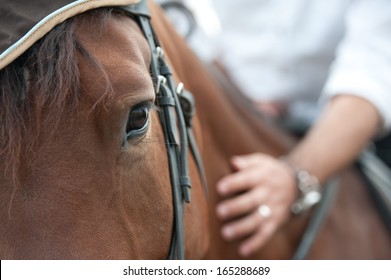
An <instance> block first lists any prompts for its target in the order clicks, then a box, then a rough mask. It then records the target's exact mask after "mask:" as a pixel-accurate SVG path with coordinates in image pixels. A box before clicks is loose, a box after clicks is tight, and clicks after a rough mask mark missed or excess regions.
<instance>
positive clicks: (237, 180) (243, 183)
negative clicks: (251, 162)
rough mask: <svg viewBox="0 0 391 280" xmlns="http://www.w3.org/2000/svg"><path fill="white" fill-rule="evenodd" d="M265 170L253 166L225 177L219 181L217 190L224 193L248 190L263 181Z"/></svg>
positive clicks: (229, 193)
mask: <svg viewBox="0 0 391 280" xmlns="http://www.w3.org/2000/svg"><path fill="white" fill-rule="evenodd" d="M263 177H264V172H263V171H262V169H260V168H256V167H251V168H247V169H244V170H240V171H238V172H236V173H233V174H230V175H228V176H226V177H224V178H223V179H222V180H220V181H219V182H218V183H217V190H218V192H219V193H220V194H222V195H231V194H234V193H237V192H241V191H246V190H248V189H251V188H253V187H254V186H255V185H258V184H260V183H262V180H263Z"/></svg>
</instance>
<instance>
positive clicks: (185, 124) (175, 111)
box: [121, 0, 206, 260]
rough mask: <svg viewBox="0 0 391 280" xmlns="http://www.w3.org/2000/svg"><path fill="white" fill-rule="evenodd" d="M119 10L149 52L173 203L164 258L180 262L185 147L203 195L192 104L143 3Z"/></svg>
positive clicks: (186, 189) (186, 185)
mask: <svg viewBox="0 0 391 280" xmlns="http://www.w3.org/2000/svg"><path fill="white" fill-rule="evenodd" d="M121 9H123V10H125V11H126V12H128V13H129V14H130V15H131V16H133V17H135V19H136V21H137V22H138V24H139V26H140V28H141V30H142V31H143V33H144V36H145V38H146V39H147V41H148V45H149V47H150V49H151V54H152V60H151V69H150V70H151V74H152V79H153V82H154V84H155V91H156V103H157V105H158V106H159V107H160V108H161V110H160V111H159V117H160V122H161V124H162V127H163V132H164V137H165V141H166V147H167V155H168V161H169V167H170V178H171V186H172V195H173V203H174V229H173V235H172V240H171V245H170V251H169V254H168V257H167V258H168V259H180V260H182V259H184V258H185V238H184V205H185V202H186V203H190V201H191V197H190V188H191V180H190V176H189V168H188V159H187V155H188V146H189V143H190V148H191V151H192V154H193V157H194V159H195V162H196V165H197V168H198V172H199V174H200V176H201V180H202V183H203V188H204V190H205V191H206V179H205V175H204V169H203V165H202V162H201V157H200V154H199V151H198V147H197V144H196V141H195V139H194V136H193V133H192V129H191V120H192V116H193V115H194V100H193V98H192V96H191V94H190V93H189V92H188V91H183V84H179V85H178V87H177V88H175V83H174V80H173V77H172V73H171V70H170V68H169V67H168V65H167V63H166V61H165V60H164V51H163V49H162V47H161V46H160V44H159V41H158V39H157V37H156V35H155V33H154V31H153V28H152V25H151V22H150V15H149V11H148V7H147V3H146V1H145V0H142V1H140V2H139V3H138V4H134V5H128V6H124V7H121Z"/></svg>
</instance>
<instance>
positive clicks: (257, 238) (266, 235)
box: [239, 220, 276, 257]
mask: <svg viewBox="0 0 391 280" xmlns="http://www.w3.org/2000/svg"><path fill="white" fill-rule="evenodd" d="M275 229H276V224H275V223H274V222H272V220H269V221H266V222H265V223H264V224H263V225H262V227H261V228H260V230H259V231H258V232H257V233H256V234H254V235H252V236H251V237H250V238H249V239H247V240H245V241H244V242H243V243H242V244H241V245H240V247H239V254H240V255H241V256H242V257H248V256H249V255H251V254H254V253H255V252H256V251H258V250H259V249H260V248H261V247H262V246H263V245H264V244H265V243H266V242H267V241H268V240H269V239H270V237H271V236H272V234H273V233H274V231H275Z"/></svg>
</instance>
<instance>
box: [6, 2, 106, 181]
mask: <svg viewBox="0 0 391 280" xmlns="http://www.w3.org/2000/svg"><path fill="white" fill-rule="evenodd" d="M111 11H112V9H111V8H100V9H96V10H91V11H88V12H86V13H84V14H81V15H78V16H77V17H73V18H70V19H68V20H66V21H64V22H63V23H61V24H59V25H57V26H56V27H55V28H54V29H53V30H51V31H50V32H49V33H48V34H46V35H45V36H44V37H43V38H42V39H40V40H39V41H38V42H36V43H35V44H34V45H33V46H32V47H31V48H29V49H28V50H27V51H26V52H25V53H24V54H23V55H21V56H20V57H19V58H17V59H16V60H15V61H14V62H13V63H12V64H10V65H8V66H6V67H5V68H4V69H2V70H1V71H0V85H1V87H0V119H1V123H0V156H1V157H2V158H4V159H7V160H5V161H6V162H7V166H6V168H5V170H6V171H5V174H7V173H8V172H7V171H10V172H11V176H12V179H13V182H14V184H15V185H17V184H18V183H20V182H19V181H18V176H19V175H20V174H19V171H20V169H21V168H22V167H26V166H29V164H31V162H32V161H31V159H32V158H33V151H35V150H36V149H37V147H39V146H40V145H42V144H43V143H45V144H47V143H48V141H49V140H50V139H51V136H53V134H54V133H55V132H56V131H57V130H58V129H59V126H60V124H61V123H62V120H63V119H64V118H65V117H66V116H67V115H68V114H70V113H72V112H73V111H72V110H75V108H76V107H77V104H78V103H79V99H80V76H79V70H78V59H77V56H78V54H81V55H82V56H83V57H84V58H86V59H87V61H88V62H91V63H92V64H93V65H94V66H95V67H97V68H98V70H100V71H101V72H102V73H103V74H104V77H105V78H106V80H107V82H108V79H107V75H105V72H104V71H103V68H102V67H101V66H100V64H99V62H97V61H96V60H95V59H94V58H93V57H92V56H91V55H90V54H89V53H88V52H87V51H86V50H85V49H84V48H83V46H82V45H81V43H80V42H79V41H78V39H77V37H76V26H77V24H78V23H80V22H83V21H87V20H94V23H95V22H96V23H98V24H101V28H104V26H105V23H106V22H107V21H108V19H109V17H110V15H111ZM97 28H99V25H98V26H97ZM108 92H109V91H107V93H108ZM99 101H104V99H103V98H102V99H100V100H99ZM96 105H97V104H95V105H94V108H96V107H97V106H96ZM66 120H67V122H69V118H67V119H66ZM43 130H45V133H46V132H49V135H46V134H45V135H44V136H43V135H42V132H43ZM43 137H44V138H43Z"/></svg>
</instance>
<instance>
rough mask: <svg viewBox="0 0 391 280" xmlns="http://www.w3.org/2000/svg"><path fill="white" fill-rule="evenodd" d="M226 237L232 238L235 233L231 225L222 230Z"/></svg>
mask: <svg viewBox="0 0 391 280" xmlns="http://www.w3.org/2000/svg"><path fill="white" fill-rule="evenodd" d="M221 233H222V235H223V237H224V238H227V239H231V238H232V237H233V235H234V231H233V229H232V228H231V227H223V229H222V231H221Z"/></svg>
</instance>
